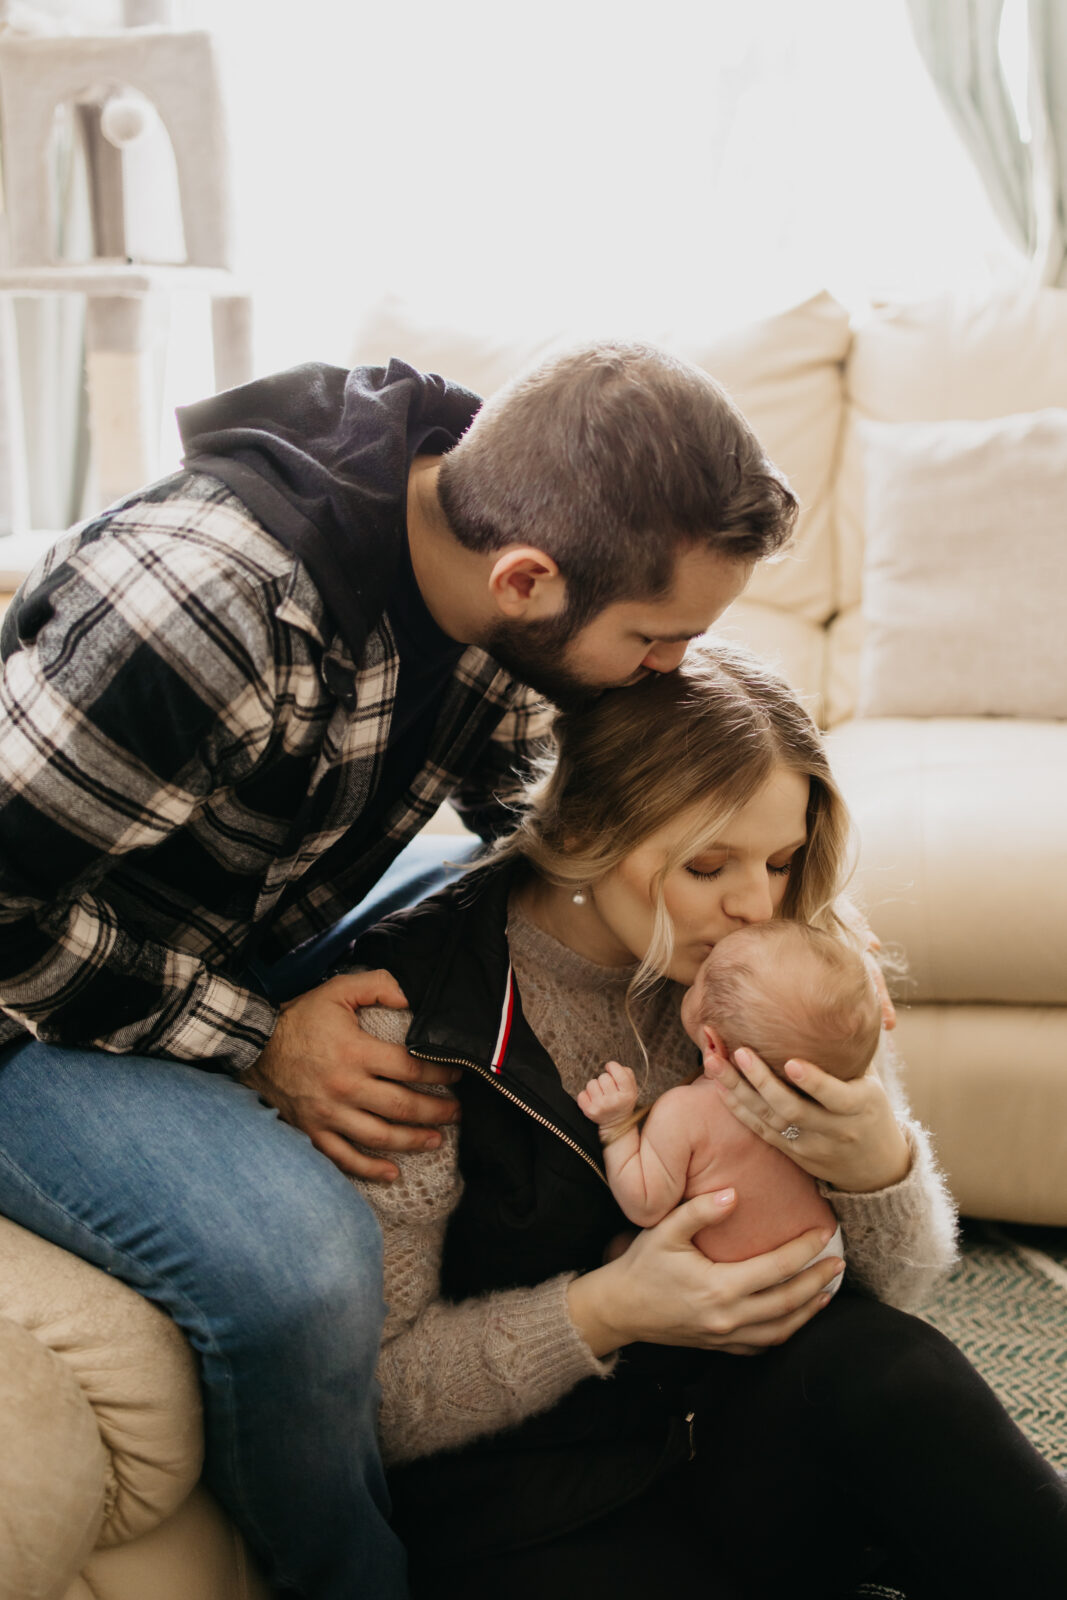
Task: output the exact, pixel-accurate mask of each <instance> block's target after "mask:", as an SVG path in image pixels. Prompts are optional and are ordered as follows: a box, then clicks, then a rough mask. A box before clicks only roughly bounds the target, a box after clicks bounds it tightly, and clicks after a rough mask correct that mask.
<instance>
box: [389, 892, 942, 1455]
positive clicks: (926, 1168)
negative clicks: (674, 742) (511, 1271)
mask: <svg viewBox="0 0 1067 1600" xmlns="http://www.w3.org/2000/svg"><path fill="white" fill-rule="evenodd" d="M508 943H509V946H510V949H511V958H512V963H513V965H514V969H515V976H516V980H517V982H518V986H519V991H520V993H521V996H522V1007H523V1011H524V1013H525V1015H526V1019H527V1021H528V1022H529V1024H530V1026H531V1027H532V1028H533V1030H534V1032H535V1033H536V1034H537V1037H538V1038H539V1040H540V1041H541V1043H542V1044H543V1045H544V1047H545V1049H546V1050H547V1051H548V1053H549V1055H550V1056H551V1057H552V1059H553V1061H554V1062H555V1064H556V1067H557V1069H558V1071H559V1074H560V1078H561V1079H562V1082H563V1085H564V1087H565V1088H566V1089H567V1091H568V1093H569V1094H572V1095H577V1094H578V1093H579V1091H580V1090H581V1089H583V1088H584V1087H585V1084H586V1082H587V1081H588V1079H589V1078H590V1077H592V1076H593V1075H594V1074H595V1073H597V1072H599V1071H600V1070H601V1069H602V1067H603V1065H604V1063H605V1062H606V1061H608V1060H611V1059H614V1060H619V1061H623V1062H627V1063H630V1064H632V1065H633V1066H634V1070H635V1071H636V1072H637V1074H638V1081H639V1082H641V1081H642V1064H641V1059H640V1050H639V1047H638V1045H637V1041H636V1039H635V1036H634V1033H633V1030H632V1028H631V1026H630V1023H629V1021H628V1020H627V1017H626V1014H625V994H626V988H627V985H628V983H629V981H630V979H631V978H632V976H633V972H634V969H633V968H632V967H626V968H619V967H598V966H596V965H594V964H593V963H592V962H590V961H587V960H586V959H585V958H584V957H583V956H579V955H577V954H576V953H575V952H574V951H573V950H570V949H568V948H567V947H566V946H565V945H562V944H560V943H559V942H558V941H557V940H556V939H554V938H552V937H551V935H550V934H547V933H544V932H543V931H542V930H541V929H540V928H538V927H536V926H535V925H534V924H533V923H531V922H530V921H529V920H528V919H527V918H526V917H525V916H524V915H523V914H522V913H521V911H519V910H518V909H517V908H516V907H515V906H514V905H513V906H512V908H511V911H510V915H509V920H508ZM682 993H683V991H682V989H681V988H680V987H679V986H678V985H676V984H664V985H662V986H661V987H660V988H659V989H658V990H657V991H656V993H655V994H653V995H652V996H650V997H647V998H645V999H644V1000H643V1001H642V1002H640V1003H639V1004H638V1006H637V1008H636V1014H635V1020H636V1022H637V1025H638V1027H639V1029H640V1033H641V1037H642V1039H643V1040H644V1043H645V1047H646V1049H647V1052H648V1058H649V1063H650V1065H649V1067H648V1069H647V1075H646V1076H645V1077H644V1081H643V1085H642V1088H643V1092H642V1098H643V1099H646V1100H647V1099H651V1098H653V1097H654V1096H656V1095H658V1094H661V1093H662V1092H663V1091H664V1090H665V1089H668V1088H671V1087H672V1086H673V1085H674V1084H676V1083H678V1082H680V1081H681V1080H682V1079H683V1078H685V1077H686V1076H688V1075H689V1074H690V1073H691V1072H692V1071H693V1070H694V1068H695V1066H696V1065H697V1063H696V1060H695V1052H694V1049H693V1045H692V1043H691V1042H690V1040H689V1039H688V1038H687V1036H686V1034H685V1032H684V1030H683V1029H682V1025H681V1022H680V1020H679V1015H678V1012H679V1005H680V1002H681V996H682ZM360 1021H361V1023H362V1025H363V1026H364V1028H366V1030H367V1031H368V1033H373V1034H374V1035H375V1036H376V1037H377V1038H379V1039H388V1040H391V1041H394V1042H397V1043H402V1042H403V1041H404V1039H405V1038H406V1036H407V1029H408V1025H409V1023H410V1021H411V1014H410V1012H407V1011H390V1010H388V1009H386V1008H384V1007H374V1008H369V1009H367V1010H365V1011H362V1012H361V1013H360ZM879 1064H880V1070H881V1073H882V1076H883V1078H884V1079H885V1081H886V1082H887V1087H888V1088H889V1090H890V1093H891V1094H892V1096H893V1097H894V1102H895V1105H896V1109H897V1111H898V1115H899V1116H900V1119H901V1121H902V1124H903V1126H904V1128H905V1131H906V1133H907V1137H908V1142H909V1144H910V1146H911V1152H912V1165H911V1171H910V1172H909V1174H908V1176H907V1177H906V1178H905V1179H904V1180H903V1182H901V1183H899V1184H896V1185H895V1186H894V1187H893V1188H891V1189H884V1190H881V1191H879V1192H878V1193H876V1194H860V1195H857V1194H843V1193H839V1192H838V1191H837V1190H835V1189H831V1188H829V1187H828V1186H826V1185H820V1188H821V1189H822V1191H823V1193H825V1194H826V1196H827V1198H828V1199H829V1201H830V1204H831V1205H832V1206H833V1209H834V1211H835V1212H836V1213H837V1217H838V1220H839V1221H840V1223H841V1227H842V1231H843V1233H844V1236H845V1248H846V1254H847V1257H848V1263H849V1268H850V1271H851V1272H852V1274H853V1276H854V1277H855V1278H856V1279H858V1280H859V1281H860V1282H862V1283H863V1284H865V1285H866V1286H867V1287H868V1288H869V1289H870V1290H871V1291H872V1292H873V1293H874V1294H876V1295H877V1296H878V1297H879V1298H880V1299H883V1300H887V1301H891V1302H892V1303H893V1304H894V1305H898V1306H908V1305H914V1304H916V1303H917V1302H919V1301H920V1300H921V1299H923V1298H924V1296H925V1295H926V1294H927V1293H928V1291H929V1289H930V1288H931V1286H932V1284H933V1282H935V1281H936V1280H937V1278H938V1277H940V1275H941V1274H942V1273H943V1272H944V1271H946V1270H947V1269H948V1268H949V1267H950V1266H951V1264H952V1262H953V1260H954V1259H955V1253H956V1245H955V1233H956V1218H955V1211H954V1208H953V1205H952V1201H951V1200H950V1198H949V1195H948V1192H947V1190H946V1188H945V1185H944V1182H943V1180H942V1178H941V1176H940V1174H939V1172H938V1170H937V1167H936V1165H935V1162H934V1158H933V1154H932V1152H931V1149H930V1142H929V1138H928V1136H927V1134H926V1133H925V1132H924V1130H923V1129H922V1128H921V1127H919V1125H918V1124H917V1123H914V1122H912V1121H911V1120H910V1119H909V1117H908V1113H907V1106H906V1104H905V1103H904V1100H903V1092H902V1090H901V1088H900V1084H899V1079H898V1078H897V1076H896V1073H895V1071H894V1069H893V1067H892V1062H891V1059H890V1058H889V1055H888V1052H887V1051H885V1050H884V1049H883V1052H882V1054H881V1056H880V1058H879ZM442 1132H443V1139H442V1143H441V1146H440V1148H439V1149H437V1150H434V1151H429V1152H421V1153H419V1154H417V1155H401V1156H399V1157H395V1158H394V1159H395V1160H396V1164H397V1166H398V1167H399V1169H400V1176H399V1177H398V1178H397V1179H395V1180H394V1182H393V1183H391V1184H380V1183H359V1185H358V1187H359V1188H360V1189H361V1190H362V1192H363V1194H364V1195H365V1196H366V1198H367V1200H368V1201H369V1202H370V1204H371V1206H372V1207H373V1209H374V1211H375V1213H376V1214H377V1216H378V1220H379V1222H380V1223H381V1227H382V1233H383V1236H384V1240H385V1297H386V1301H387V1302H388V1307H389V1311H388V1315H387V1317H386V1322H385V1330H384V1334H383V1343H382V1354H381V1359H380V1362H379V1366H378V1379H379V1382H380V1384H381V1389H382V1405H381V1433H382V1449H383V1454H384V1457H385V1460H386V1462H387V1463H388V1464H393V1463H397V1462H400V1461H407V1460H411V1459H412V1458H414V1457H416V1456H420V1455H428V1454H430V1453H431V1452H432V1451H435V1450H443V1449H449V1448H453V1447H455V1446H458V1445H462V1444H465V1443H467V1442H468V1441H469V1440H471V1439H474V1438H477V1437H478V1436H479V1435H481V1434H486V1433H492V1432H495V1431H496V1430H498V1429H500V1428H504V1427H507V1426H509V1425H511V1424H513V1423H516V1422H519V1421H521V1420H522V1419H523V1418H524V1417H528V1416H532V1415H534V1414H535V1413H536V1412H539V1411H544V1410H547V1409H548V1407H550V1406H551V1405H553V1404H554V1403H555V1402H556V1401H557V1400H559V1399H560V1398H561V1397H562V1396H563V1395H565V1394H566V1393H567V1392H568V1391H569V1390H570V1389H572V1388H573V1387H574V1385H575V1384H576V1383H578V1382H579V1381H580V1380H581V1379H583V1378H586V1377H589V1376H591V1375H592V1376H599V1377H608V1376H609V1375H610V1373H611V1370H612V1366H613V1362H612V1361H611V1360H608V1361H600V1360H598V1359H597V1358H596V1357H595V1356H594V1355H593V1353H592V1351H591V1350H590V1349H589V1347H588V1345H586V1343H585V1341H584V1340H583V1339H582V1337H581V1335H580V1334H579V1333H578V1331H577V1329H576V1328H575V1327H574V1324H573V1323H572V1322H571V1320H570V1317H569V1315H568V1312H567V1285H568V1283H569V1282H570V1280H571V1278H572V1276H573V1274H571V1273H565V1274H563V1275H561V1276H560V1277H557V1278H552V1279H550V1280H549V1281H548V1282H547V1283H542V1284H539V1285H538V1286H537V1287H536V1288H533V1289H511V1290H503V1291H496V1292H494V1293H491V1294H487V1295H483V1296H481V1297H479V1298H477V1299H474V1300H467V1301H464V1302H462V1303H461V1304H458V1305H454V1304H451V1303H450V1302H447V1301H444V1300H442V1299H441V1298H440V1289H439V1274H440V1263H441V1255H442V1249H443V1244H444V1235H445V1228H446V1225H447V1222H448V1218H449V1216H450V1214H451V1212H452V1211H453V1209H454V1208H455V1206H456V1204H457V1203H458V1201H459V1197H460V1192H461V1189H462V1179H461V1177H460V1174H459V1169H458V1164H457V1138H458V1130H457V1129H456V1128H454V1127H448V1128H445V1129H443V1130H442Z"/></svg>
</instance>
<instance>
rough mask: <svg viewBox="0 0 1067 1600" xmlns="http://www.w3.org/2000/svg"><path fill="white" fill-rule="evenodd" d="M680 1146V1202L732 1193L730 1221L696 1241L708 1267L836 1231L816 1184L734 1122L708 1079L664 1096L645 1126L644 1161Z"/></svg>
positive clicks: (778, 1152)
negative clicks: (683, 1159)
mask: <svg viewBox="0 0 1067 1600" xmlns="http://www.w3.org/2000/svg"><path fill="white" fill-rule="evenodd" d="M649 1141H651V1145H650V1146H649ZM680 1141H681V1142H682V1144H683V1147H684V1144H685V1143H688V1145H689V1166H688V1170H687V1173H686V1181H685V1193H684V1196H683V1198H684V1199H686V1200H691V1199H692V1198H693V1196H694V1195H698V1194H707V1193H708V1191H709V1190H711V1189H726V1188H733V1189H736V1190H737V1205H736V1206H735V1208H734V1210H733V1211H732V1212H731V1213H730V1215H729V1216H728V1217H727V1218H725V1220H724V1221H722V1222H717V1223H716V1224H715V1225H714V1226H713V1227H710V1228H703V1229H701V1231H700V1232H699V1233H698V1234H697V1235H696V1237H695V1243H696V1244H697V1245H698V1247H699V1248H700V1249H701V1250H703V1252H704V1254H705V1255H706V1256H708V1257H710V1259H711V1260H712V1261H744V1260H747V1259H748V1257H749V1256H756V1255H762V1254H763V1252H764V1251H766V1250H773V1249H775V1248H776V1247H777V1246H778V1245H780V1244H785V1243H786V1242H787V1241H788V1240H789V1239H795V1238H796V1237H797V1235H798V1234H801V1233H804V1232H805V1231H806V1230H807V1229H808V1228H815V1227H829V1228H833V1227H836V1225H837V1221H836V1218H835V1216H834V1213H833V1211H832V1210H831V1208H830V1205H829V1204H828V1202H827V1201H826V1200H824V1199H823V1198H822V1196H821V1195H820V1194H819V1191H818V1188H817V1187H816V1183H815V1179H814V1178H812V1177H811V1176H810V1175H809V1174H808V1173H806V1172H803V1171H802V1170H801V1168H800V1167H798V1166H797V1165H796V1163H795V1162H793V1161H790V1159H789V1157H788V1156H787V1155H785V1154H784V1153H783V1152H782V1151H780V1150H776V1149H774V1147H773V1146H772V1145H769V1144H765V1143H764V1142H763V1140H762V1139H760V1138H759V1137H758V1135H757V1134H754V1133H752V1132H751V1131H750V1130H749V1129H748V1128H746V1127H745V1126H744V1125H743V1124H742V1123H740V1122H738V1120H737V1118H736V1117H735V1116H734V1115H733V1113H732V1112H731V1111H730V1110H729V1108H728V1107H727V1106H726V1104H725V1103H724V1101H723V1099H722V1096H721V1095H720V1093H719V1091H718V1089H717V1088H716V1087H715V1084H714V1083H713V1082H712V1080H711V1079H710V1078H705V1077H700V1078H698V1079H697V1080H696V1081H695V1082H694V1083H689V1084H683V1085H682V1086H681V1087H680V1088H677V1089H670V1090H668V1092H667V1093H666V1094H664V1095H661V1096H660V1098H659V1099H658V1100H657V1101H656V1103H655V1105H654V1106H653V1107H652V1110H651V1111H650V1112H649V1114H648V1117H647V1118H646V1120H645V1124H644V1127H643V1128H642V1130H641V1143H642V1146H643V1147H644V1158H645V1159H647V1156H648V1154H650V1153H651V1152H652V1151H655V1150H657V1149H658V1148H659V1147H660V1146H662V1148H663V1150H664V1151H667V1150H670V1149H673V1150H677V1149H678V1146H679V1142H680Z"/></svg>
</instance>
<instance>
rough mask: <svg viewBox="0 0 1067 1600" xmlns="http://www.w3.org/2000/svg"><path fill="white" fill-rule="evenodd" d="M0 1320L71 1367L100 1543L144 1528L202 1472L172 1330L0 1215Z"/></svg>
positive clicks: (195, 1396) (191, 1387)
mask: <svg viewBox="0 0 1067 1600" xmlns="http://www.w3.org/2000/svg"><path fill="white" fill-rule="evenodd" d="M0 1314H2V1315H3V1316H5V1317H7V1318H8V1319H9V1320H10V1321H12V1322H15V1323H19V1324H21V1326H22V1327H24V1328H25V1329H26V1330H27V1332H29V1333H30V1334H32V1335H33V1336H34V1337H35V1338H36V1339H37V1340H38V1341H39V1342H40V1343H41V1344H42V1345H43V1346H45V1347H46V1349H48V1350H51V1351H53V1352H54V1353H55V1355H56V1357H57V1358H58V1359H59V1360H60V1361H62V1362H63V1363H64V1364H65V1365H66V1366H67V1367H68V1368H69V1370H70V1372H71V1374H72V1375H73V1377H74V1378H75V1379H76V1380H77V1382H78V1384H79V1385H80V1387H81V1389H82V1392H83V1393H84V1395H85V1397H86V1399H87V1400H88V1401H89V1403H90V1405H91V1406H92V1409H93V1413H94V1416H95V1420H96V1426H97V1428H98V1429H99V1432H100V1437H101V1439H102V1441H103V1444H104V1448H105V1451H106V1454H107V1460H106V1471H105V1476H106V1481H107V1508H106V1513H105V1519H104V1524H103V1528H102V1531H101V1533H100V1543H101V1544H104V1545H108V1544H121V1543H123V1542H124V1541H125V1540H127V1539H132V1538H135V1537H136V1536H137V1535H138V1534H141V1533H145V1532H147V1531H148V1530H149V1529H150V1528H153V1527H155V1526H156V1524H157V1523H159V1522H161V1521H162V1520H163V1519H164V1518H165V1517H167V1516H169V1515H170V1514H171V1512H173V1511H174V1510H176V1508H177V1507H178V1506H179V1505H181V1503H182V1501H183V1500H184V1499H185V1498H186V1496H187V1495H188V1493H189V1491H190V1489H191V1488H192V1487H193V1485H194V1484H195V1483H196V1481H197V1478H198V1477H199V1475H200V1466H201V1460H202V1454H203V1436H202V1425H201V1411H200V1391H199V1384H198V1381H197V1375H196V1367H195V1363H194V1360H193V1355H192V1351H191V1350H190V1349H189V1346H188V1345H187V1344H186V1342H185V1339H184V1338H183V1337H182V1335H181V1333H180V1332H179V1330H178V1328H177V1327H176V1326H175V1324H174V1323H173V1322H172V1321H171V1320H170V1318H169V1317H168V1316H166V1315H165V1314H164V1313H163V1312H162V1311H160V1310H158V1309H157V1308H156V1307H155V1306H153V1305H151V1304H149V1302H148V1301H147V1300H146V1299H144V1297H143V1296H142V1295H139V1294H137V1293H135V1291H134V1290H133V1289H130V1288H128V1287H127V1286H126V1285H125V1284H123V1283H119V1282H118V1281H117V1279H115V1278H112V1277H109V1276H108V1274H107V1273H105V1272H101V1271H99V1270H98V1268H96V1267H94V1266H90V1265H89V1263H88V1262H85V1261H82V1260H80V1259H79V1258H78V1257H77V1256H73V1255H71V1254H69V1252H67V1251H65V1250H60V1249H58V1248H57V1246H55V1245H53V1244H49V1243H48V1242H47V1240H45V1239H39V1238H38V1237H37V1236H36V1234H33V1233H29V1232H27V1231H26V1229H24V1228H20V1227H17V1226H16V1224H15V1223H13V1222H9V1221H8V1220H7V1219H6V1218H0Z"/></svg>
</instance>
